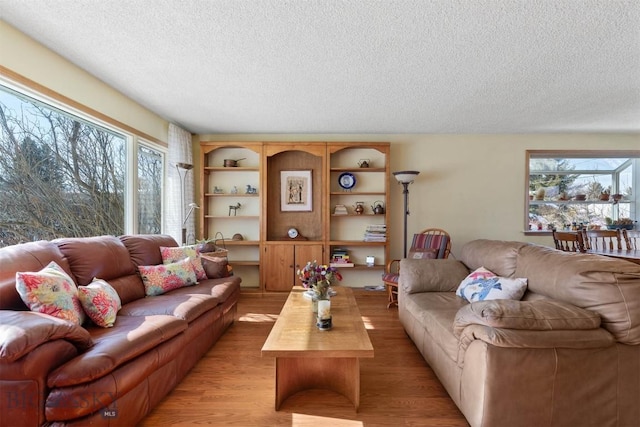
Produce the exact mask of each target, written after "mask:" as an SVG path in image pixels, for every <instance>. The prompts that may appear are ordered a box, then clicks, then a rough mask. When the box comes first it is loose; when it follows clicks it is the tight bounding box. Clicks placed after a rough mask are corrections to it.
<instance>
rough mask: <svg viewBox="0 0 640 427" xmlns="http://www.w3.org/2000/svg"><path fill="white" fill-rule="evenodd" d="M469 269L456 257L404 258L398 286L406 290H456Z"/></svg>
mask: <svg viewBox="0 0 640 427" xmlns="http://www.w3.org/2000/svg"><path fill="white" fill-rule="evenodd" d="M467 274H469V270H468V269H467V267H465V265H464V264H462V263H461V262H460V261H457V260H455V259H403V260H401V261H400V277H399V278H398V286H402V287H403V288H404V290H405V292H407V293H409V294H411V293H417V292H434V291H435V292H454V291H455V290H456V288H457V287H458V285H459V284H460V281H461V280H462V279H464V278H465V277H466V276H467Z"/></svg>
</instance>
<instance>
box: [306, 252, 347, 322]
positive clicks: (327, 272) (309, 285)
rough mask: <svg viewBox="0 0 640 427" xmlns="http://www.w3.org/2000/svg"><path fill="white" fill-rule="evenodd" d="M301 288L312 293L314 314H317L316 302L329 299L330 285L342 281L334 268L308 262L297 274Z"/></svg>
mask: <svg viewBox="0 0 640 427" xmlns="http://www.w3.org/2000/svg"><path fill="white" fill-rule="evenodd" d="M297 274H298V277H299V278H300V281H301V282H302V286H303V287H305V288H306V289H309V290H311V291H313V302H314V304H313V305H314V312H317V307H318V300H321V299H322V300H326V299H328V298H329V289H330V287H331V283H333V282H334V281H335V280H342V276H341V275H340V272H338V270H337V269H336V268H334V267H330V266H328V265H321V264H318V263H317V262H316V261H313V262H311V261H309V262H307V264H306V265H305V266H304V267H302V268H300V269H299V270H298V272H297Z"/></svg>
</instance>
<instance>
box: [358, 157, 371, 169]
mask: <svg viewBox="0 0 640 427" xmlns="http://www.w3.org/2000/svg"><path fill="white" fill-rule="evenodd" d="M369 162H370V160H369V159H360V161H359V162H358V166H360V167H361V168H368V167H369Z"/></svg>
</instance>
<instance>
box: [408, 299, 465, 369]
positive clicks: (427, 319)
mask: <svg viewBox="0 0 640 427" xmlns="http://www.w3.org/2000/svg"><path fill="white" fill-rule="evenodd" d="M402 297H403V298H404V302H403V306H404V309H406V310H407V311H409V312H410V313H411V314H412V315H413V317H415V318H416V319H418V322H419V324H420V326H421V327H422V328H424V329H425V330H426V332H427V333H428V334H429V335H430V336H431V342H432V343H433V345H437V346H439V347H440V348H441V349H442V350H443V352H444V353H445V354H446V355H447V356H448V357H449V358H450V359H451V360H453V361H454V362H455V361H457V358H458V346H459V343H458V339H457V338H456V336H455V335H454V333H453V321H454V319H455V317H456V314H457V313H458V310H460V308H461V307H463V306H465V305H468V303H467V302H465V301H464V300H462V299H461V298H458V297H457V296H456V294H455V293H453V292H421V293H416V294H410V295H402Z"/></svg>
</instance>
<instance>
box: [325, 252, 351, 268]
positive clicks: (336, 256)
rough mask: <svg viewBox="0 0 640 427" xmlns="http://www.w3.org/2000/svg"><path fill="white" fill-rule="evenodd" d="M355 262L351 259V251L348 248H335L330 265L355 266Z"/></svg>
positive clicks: (337, 266) (339, 266)
mask: <svg viewBox="0 0 640 427" xmlns="http://www.w3.org/2000/svg"><path fill="white" fill-rule="evenodd" d="M353 265H354V264H353V263H352V262H351V260H350V259H349V252H348V251H347V250H346V249H342V248H335V249H334V250H333V252H332V253H331V262H330V263H329V266H330V267H336V268H341V267H353Z"/></svg>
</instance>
